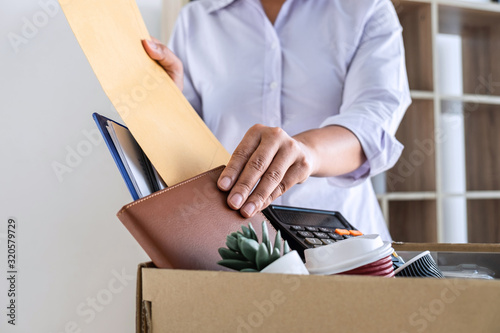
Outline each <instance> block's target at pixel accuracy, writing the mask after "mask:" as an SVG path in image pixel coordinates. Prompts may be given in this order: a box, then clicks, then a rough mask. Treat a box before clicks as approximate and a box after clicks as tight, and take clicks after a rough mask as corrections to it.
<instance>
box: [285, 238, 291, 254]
mask: <svg viewBox="0 0 500 333" xmlns="http://www.w3.org/2000/svg"><path fill="white" fill-rule="evenodd" d="M288 252H290V246H288V242H287V241H285V244H284V245H283V255H285V254H287V253H288Z"/></svg>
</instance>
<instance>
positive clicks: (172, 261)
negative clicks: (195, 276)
mask: <svg viewBox="0 0 500 333" xmlns="http://www.w3.org/2000/svg"><path fill="white" fill-rule="evenodd" d="M223 169H224V166H220V167H218V168H215V169H212V170H210V171H207V172H205V173H203V174H200V175H198V176H196V177H193V178H191V179H188V180H186V181H184V182H181V183H179V184H177V185H174V186H172V187H168V188H166V189H164V190H162V191H159V192H156V193H153V194H151V195H149V196H147V197H144V198H142V199H139V200H136V201H134V202H132V203H130V204H128V205H126V206H124V207H123V208H122V209H121V210H120V211H119V212H118V214H117V216H118V218H119V219H120V221H122V223H123V224H124V225H125V227H126V228H127V229H128V231H129V232H130V233H131V234H132V235H133V236H134V238H135V239H136V240H137V241H138V242H139V244H140V245H141V246H142V248H143V249H144V251H146V253H147V254H148V255H149V257H150V258H151V260H152V261H153V263H154V264H155V265H156V266H157V267H159V268H179V269H199V270H227V269H226V268H224V267H222V266H219V265H217V261H219V260H221V257H220V256H219V253H218V249H219V247H225V243H226V236H227V235H229V234H230V233H232V232H236V231H238V230H239V229H240V228H241V226H242V225H247V224H248V222H252V225H253V226H254V228H255V230H256V231H257V233H258V234H259V237H261V236H262V235H261V223H262V221H266V223H267V228H268V229H269V236H270V237H272V238H271V239H273V238H274V236H275V235H276V230H275V229H274V227H273V226H272V225H271V224H270V223H269V221H268V220H267V219H266V218H265V217H264V215H263V214H262V213H260V212H259V213H258V214H256V215H255V216H254V217H252V218H250V219H245V218H244V217H242V216H241V215H240V213H239V212H238V211H235V210H232V209H230V208H229V207H228V205H227V194H228V193H227V192H223V191H221V190H219V188H218V187H217V180H218V178H219V175H220V174H221V172H222V170H223ZM260 239H262V238H260Z"/></svg>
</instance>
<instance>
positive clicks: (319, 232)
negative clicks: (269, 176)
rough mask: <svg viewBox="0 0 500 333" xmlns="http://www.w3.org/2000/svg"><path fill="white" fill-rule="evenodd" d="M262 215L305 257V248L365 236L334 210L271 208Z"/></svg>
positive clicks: (292, 247) (278, 206)
mask: <svg viewBox="0 0 500 333" xmlns="http://www.w3.org/2000/svg"><path fill="white" fill-rule="evenodd" d="M262 213H264V215H265V216H266V218H267V219H268V220H269V222H271V224H272V225H273V226H274V227H275V228H276V230H280V231H281V235H282V237H283V239H284V240H286V241H287V242H288V244H289V245H290V248H291V249H293V250H296V251H297V252H298V253H299V254H300V256H301V257H302V258H304V250H305V249H309V248H315V247H320V246H324V245H328V244H333V243H335V242H340V241H342V240H344V239H348V238H351V237H356V236H361V235H362V234H363V233H362V232H361V231H359V230H357V229H356V228H355V227H353V226H352V225H351V224H350V223H349V222H347V220H346V219H345V218H344V217H343V216H342V214H340V213H339V212H335V211H327V210H317V209H307V208H298V207H287V206H280V205H270V206H269V207H267V208H266V209H264V210H263V211H262Z"/></svg>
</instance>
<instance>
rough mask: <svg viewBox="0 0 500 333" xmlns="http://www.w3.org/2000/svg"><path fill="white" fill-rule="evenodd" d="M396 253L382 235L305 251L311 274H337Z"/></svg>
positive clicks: (358, 238)
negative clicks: (383, 239)
mask: <svg viewBox="0 0 500 333" xmlns="http://www.w3.org/2000/svg"><path fill="white" fill-rule="evenodd" d="M392 252H394V250H393V249H392V246H391V243H390V242H383V241H382V238H380V235H377V234H372V235H363V236H357V237H353V238H348V239H345V240H342V241H339V242H336V243H333V244H329V245H325V246H321V247H318V248H314V249H307V250H305V251H304V256H305V259H306V267H307V269H308V270H309V272H310V273H311V274H328V275H329V274H337V273H340V272H345V271H349V270H352V269H355V268H357V267H360V266H363V265H366V264H369V263H372V262H374V261H377V260H380V259H382V258H384V257H387V256H389V255H391V253H392Z"/></svg>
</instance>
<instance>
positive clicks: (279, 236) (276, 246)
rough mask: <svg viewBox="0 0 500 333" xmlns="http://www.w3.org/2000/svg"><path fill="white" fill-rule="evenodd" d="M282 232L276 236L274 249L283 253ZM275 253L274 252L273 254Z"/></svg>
mask: <svg viewBox="0 0 500 333" xmlns="http://www.w3.org/2000/svg"><path fill="white" fill-rule="evenodd" d="M281 242H282V239H281V231H280V230H278V233H277V234H276V237H275V238H274V248H275V249H278V252H281ZM272 253H274V251H273V252H272Z"/></svg>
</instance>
